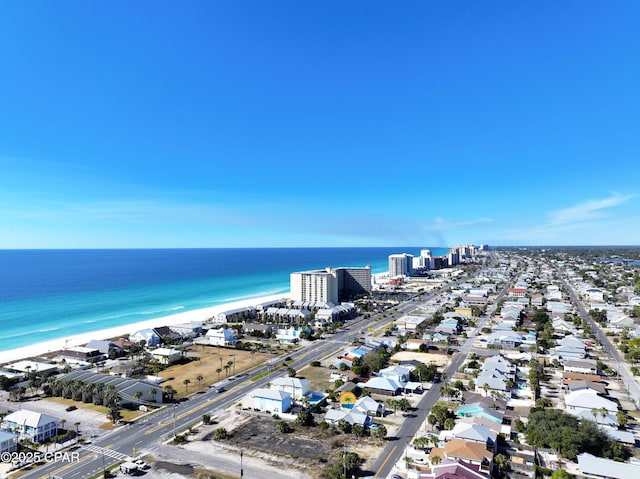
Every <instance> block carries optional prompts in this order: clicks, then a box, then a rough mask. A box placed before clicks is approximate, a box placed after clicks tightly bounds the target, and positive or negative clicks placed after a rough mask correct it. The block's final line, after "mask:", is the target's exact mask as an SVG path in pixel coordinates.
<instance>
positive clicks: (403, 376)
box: [378, 366, 411, 383]
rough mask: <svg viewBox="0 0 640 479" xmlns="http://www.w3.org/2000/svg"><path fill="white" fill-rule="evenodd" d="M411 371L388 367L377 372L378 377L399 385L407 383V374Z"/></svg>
mask: <svg viewBox="0 0 640 479" xmlns="http://www.w3.org/2000/svg"><path fill="white" fill-rule="evenodd" d="M410 372H411V369H409V368H406V367H404V366H389V367H388V368H385V369H381V370H380V371H378V376H379V377H381V378H388V379H393V380H395V381H397V382H399V383H404V382H407V381H409V373H410Z"/></svg>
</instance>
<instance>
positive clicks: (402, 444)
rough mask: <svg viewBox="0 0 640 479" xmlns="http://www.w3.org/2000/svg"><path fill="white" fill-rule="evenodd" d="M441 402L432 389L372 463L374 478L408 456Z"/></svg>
mask: <svg viewBox="0 0 640 479" xmlns="http://www.w3.org/2000/svg"><path fill="white" fill-rule="evenodd" d="M509 286H510V285H509V284H507V285H506V286H505V287H504V288H503V289H502V290H501V291H500V292H499V293H498V295H497V296H496V299H495V300H494V302H493V304H492V305H490V306H489V307H488V308H487V314H486V316H484V317H483V318H482V319H481V320H480V322H479V323H478V325H477V327H476V328H475V331H476V334H474V335H471V336H470V337H469V338H467V340H466V341H465V342H464V344H463V345H462V346H461V347H460V349H459V350H458V352H456V353H455V354H454V355H453V357H452V358H451V362H450V363H449V364H448V365H447V367H446V368H445V369H444V370H443V371H444V372H445V373H446V375H447V377H448V378H452V377H453V376H454V374H455V373H456V372H457V371H458V369H459V368H460V366H461V365H462V362H463V361H464V360H465V359H466V357H467V355H468V354H469V353H470V352H471V349H472V348H473V344H474V342H475V339H476V335H477V332H479V331H481V330H482V328H483V327H484V326H486V323H487V322H488V321H489V318H490V317H491V315H492V314H493V312H494V311H495V309H496V307H497V305H498V303H499V302H500V301H501V300H502V298H503V297H504V296H505V294H506V292H507V289H508V288H509ZM439 399H440V388H439V387H433V388H431V389H430V390H429V391H427V392H426V393H424V396H423V397H422V399H420V401H419V403H418V405H417V410H416V411H415V414H416V417H415V418H411V419H410V420H405V421H404V423H403V424H402V426H401V427H400V429H399V430H398V433H397V434H396V437H395V438H394V439H392V440H390V441H389V443H388V444H387V446H386V447H385V449H384V451H383V452H382V453H381V454H380V455H379V456H378V459H377V460H376V461H374V463H373V464H372V467H371V470H372V471H373V472H374V476H373V477H375V478H382V477H387V476H388V475H389V474H391V472H392V470H393V467H394V466H395V465H396V464H397V463H398V462H399V461H401V460H402V458H403V457H404V455H405V450H406V449H407V447H408V446H409V444H410V443H411V441H412V440H413V438H414V437H415V435H416V433H417V432H418V430H419V429H420V426H421V425H423V424H424V423H425V421H426V418H427V416H428V414H429V411H431V408H432V407H433V405H434V404H435V403H436V401H438V400H439Z"/></svg>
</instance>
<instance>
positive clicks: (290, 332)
mask: <svg viewBox="0 0 640 479" xmlns="http://www.w3.org/2000/svg"><path fill="white" fill-rule="evenodd" d="M301 332H302V330H300V329H298V328H293V327H291V328H284V329H278V332H277V333H276V340H277V341H278V342H279V343H287V344H298V342H300V333H301Z"/></svg>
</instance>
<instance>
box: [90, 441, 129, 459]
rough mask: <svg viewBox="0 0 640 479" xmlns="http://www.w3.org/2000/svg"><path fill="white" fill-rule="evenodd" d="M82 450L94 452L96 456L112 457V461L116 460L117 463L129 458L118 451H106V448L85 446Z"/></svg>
mask: <svg viewBox="0 0 640 479" xmlns="http://www.w3.org/2000/svg"><path fill="white" fill-rule="evenodd" d="M84 448H85V449H87V450H88V451H91V452H95V453H98V454H104V455H105V456H108V457H112V458H113V459H117V460H119V461H122V460H124V459H127V458H128V457H129V456H127V455H126V454H123V453H121V452H118V451H114V450H113V449H107V448H106V447H100V446H94V445H86V446H84Z"/></svg>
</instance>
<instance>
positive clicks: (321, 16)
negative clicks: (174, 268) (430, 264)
mask: <svg viewBox="0 0 640 479" xmlns="http://www.w3.org/2000/svg"><path fill="white" fill-rule="evenodd" d="M638 18H640V3H639V2H637V1H635V0H633V1H616V2H600V1H565V2H512V1H504V2H499V1H493V2H491V1H488V2H478V1H457V2H428V1H420V2H375V1H373V2H372V1H367V2H364V1H363V2H339V1H321V2H320V1H319V2H299V1H287V2H284V1H283V2H278V1H263V0H260V1H244V2H239V1H215V2H210V1H202V2H200V1H187V2H164V1H136V2H123V1H115V2H106V1H96V2H85V1H78V2H75V1H74V2H71V1H62V0H61V1H58V2H50V1H44V2H35V1H25V2H3V3H2V5H0V59H1V62H2V74H1V75H0V248H96V247H98V248H100V247H117V248H120V247H230V246H238V247H243V246H247V247H253V246H255V247H259V246H267V247H268V246H386V245H407V246H408V245H411V246H452V245H455V244H460V243H476V244H480V243H488V244H493V245H566V244H575V245H597V244H636V245H637V244H640V197H639V196H638V194H639V192H640V191H639V190H640V181H639V180H640V166H639V165H640V116H639V112H640V88H639V87H638V85H640V29H639V28H638V27H637V25H638Z"/></svg>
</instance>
